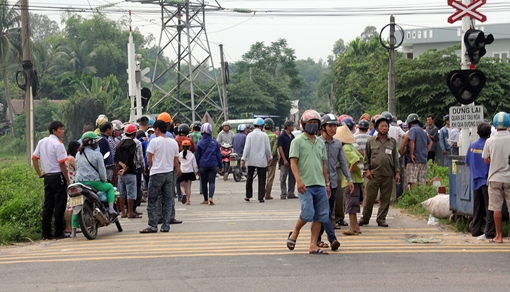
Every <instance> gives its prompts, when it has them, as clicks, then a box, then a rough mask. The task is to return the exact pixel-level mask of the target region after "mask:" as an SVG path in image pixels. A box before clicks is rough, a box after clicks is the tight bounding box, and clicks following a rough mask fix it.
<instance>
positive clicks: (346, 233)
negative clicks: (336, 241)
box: [343, 229, 358, 235]
mask: <svg viewBox="0 0 510 292" xmlns="http://www.w3.org/2000/svg"><path fill="white" fill-rule="evenodd" d="M343 234H345V235H358V232H356V230H352V229H349V230H345V231H344V232H343Z"/></svg>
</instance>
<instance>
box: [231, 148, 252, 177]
mask: <svg viewBox="0 0 510 292" xmlns="http://www.w3.org/2000/svg"><path fill="white" fill-rule="evenodd" d="M241 158H242V157H241V155H239V154H237V153H232V154H230V166H231V167H232V175H233V176H234V180H235V181H236V182H240V181H241V180H242V179H243V176H244V177H246V178H247V177H248V168H247V167H245V168H243V167H242V165H241ZM256 177H257V172H255V173H254V174H253V178H256Z"/></svg>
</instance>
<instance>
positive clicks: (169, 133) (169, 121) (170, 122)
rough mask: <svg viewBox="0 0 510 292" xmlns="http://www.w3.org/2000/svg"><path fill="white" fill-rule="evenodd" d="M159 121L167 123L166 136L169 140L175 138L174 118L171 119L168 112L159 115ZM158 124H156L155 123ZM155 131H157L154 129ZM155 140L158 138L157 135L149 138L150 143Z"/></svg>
mask: <svg viewBox="0 0 510 292" xmlns="http://www.w3.org/2000/svg"><path fill="white" fill-rule="evenodd" d="M158 120H161V121H163V122H164V123H165V125H166V136H167V137H168V138H173V137H174V135H173V132H174V123H173V120H172V118H171V117H170V115H169V114H168V113H167V112H162V113H160V114H159V115H158ZM154 123H156V122H154ZM154 129H156V128H155V127H154ZM153 138H156V133H154V134H152V135H151V136H150V137H149V141H150V140H152V139H153Z"/></svg>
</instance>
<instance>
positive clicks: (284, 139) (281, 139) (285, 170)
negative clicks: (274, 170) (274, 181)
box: [278, 120, 297, 200]
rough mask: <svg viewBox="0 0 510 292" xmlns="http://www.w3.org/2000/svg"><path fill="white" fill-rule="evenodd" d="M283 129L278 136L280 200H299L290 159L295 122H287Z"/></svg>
mask: <svg viewBox="0 0 510 292" xmlns="http://www.w3.org/2000/svg"><path fill="white" fill-rule="evenodd" d="M283 127H284V131H283V132H282V133H281V134H280V136H278V149H279V151H280V160H279V164H280V191H281V193H280V199H282V200H285V199H287V198H289V199H297V196H296V195H295V194H294V189H295V186H296V179H295V178H294V174H292V171H291V170H290V157H289V151H290V143H291V142H292V140H294V134H292V131H294V122H293V121H289V120H287V121H285V123H284V124H283ZM287 177H288V184H287Z"/></svg>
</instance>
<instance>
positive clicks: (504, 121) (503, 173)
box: [482, 112, 510, 243]
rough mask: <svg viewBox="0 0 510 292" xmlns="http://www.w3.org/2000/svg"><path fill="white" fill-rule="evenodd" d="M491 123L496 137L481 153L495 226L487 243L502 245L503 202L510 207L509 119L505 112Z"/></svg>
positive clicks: (491, 138) (493, 137) (492, 137)
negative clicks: (494, 231)
mask: <svg viewBox="0 0 510 292" xmlns="http://www.w3.org/2000/svg"><path fill="white" fill-rule="evenodd" d="M492 123H493V125H494V127H495V128H496V130H497V132H496V135H494V136H491V137H490V138H489V139H487V141H486V142H485V146H484V147H483V152H482V158H483V159H484V160H485V163H487V164H489V175H488V186H489V187H488V190H489V191H488V193H489V210H490V211H493V212H494V224H495V226H496V236H495V237H494V238H493V239H489V242H493V243H503V230H502V226H501V225H502V214H501V211H502V209H503V202H504V201H506V205H507V206H510V147H508V145H510V133H509V132H508V126H510V117H509V116H508V114H507V113H505V112H499V113H497V114H496V115H494V118H493V119H492Z"/></svg>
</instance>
